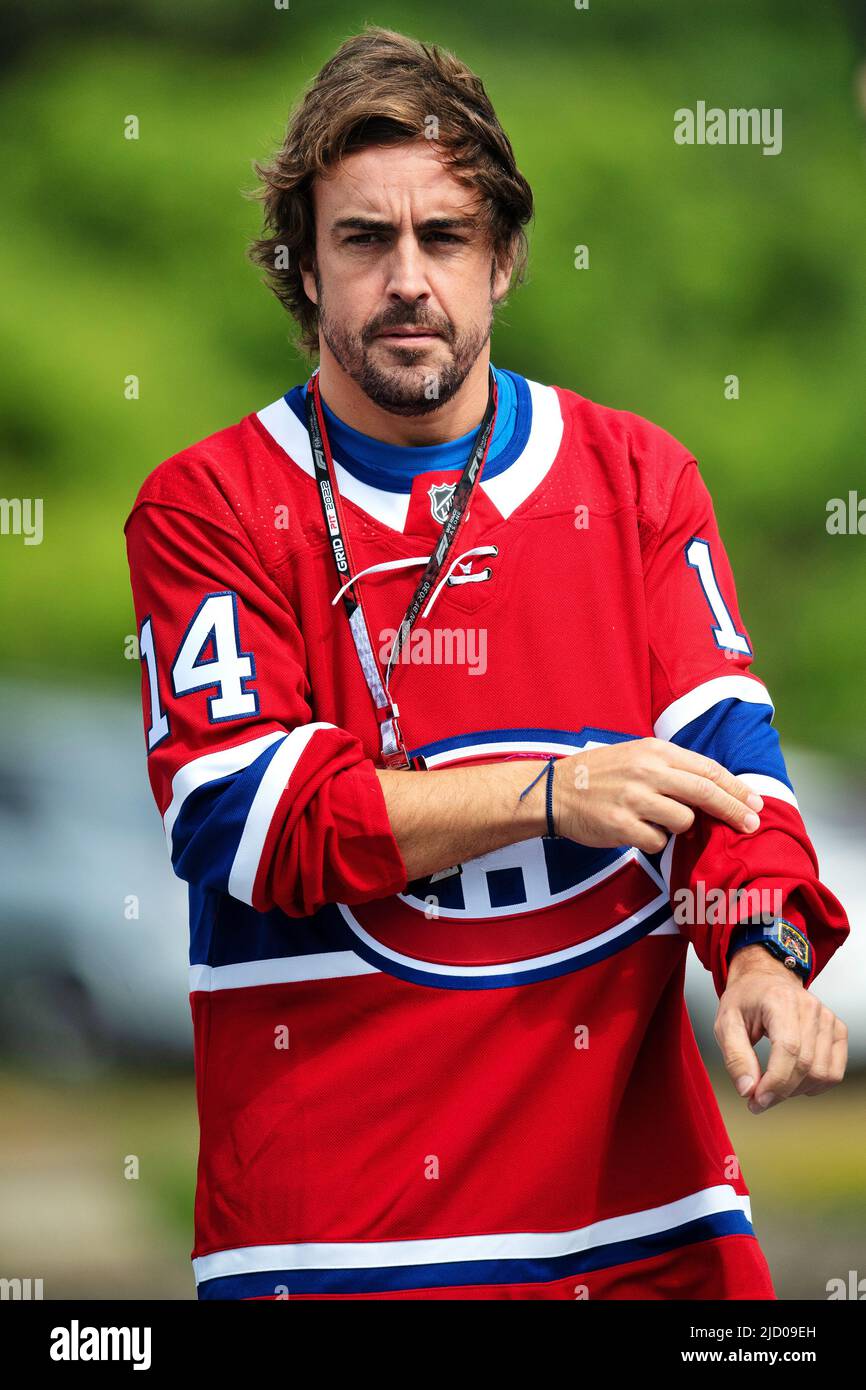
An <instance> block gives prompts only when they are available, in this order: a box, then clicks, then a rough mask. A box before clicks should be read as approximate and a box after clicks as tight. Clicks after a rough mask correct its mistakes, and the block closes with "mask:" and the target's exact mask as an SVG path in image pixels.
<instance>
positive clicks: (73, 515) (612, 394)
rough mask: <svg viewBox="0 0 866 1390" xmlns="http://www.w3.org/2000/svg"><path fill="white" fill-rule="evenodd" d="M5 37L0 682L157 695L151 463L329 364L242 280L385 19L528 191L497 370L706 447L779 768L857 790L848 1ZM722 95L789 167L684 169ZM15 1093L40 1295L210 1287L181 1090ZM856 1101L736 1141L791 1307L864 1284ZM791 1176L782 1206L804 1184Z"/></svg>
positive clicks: (13, 1186) (24, 1228) (16, 14)
mask: <svg viewBox="0 0 866 1390" xmlns="http://www.w3.org/2000/svg"><path fill="white" fill-rule="evenodd" d="M2 20H3V27H4V30H5V43H4V46H3V52H4V54H5V56H4V58H3V59H2V69H0V75H2V88H0V162H2V169H3V184H4V213H3V217H2V219H0V274H2V281H3V286H4V293H3V295H2V297H0V334H2V348H3V358H4V363H5V367H4V371H3V372H2V373H0V417H2V440H0V470H2V472H0V477H2V487H0V491H2V493H3V495H4V496H6V497H15V496H26V497H34V496H38V497H42V498H43V499H44V525H45V536H46V543H44V544H42V545H39V546H32V547H25V546H22V545H21V544H18V543H15V541H14V538H11V537H3V543H2V544H0V604H2V608H0V673H2V675H3V677H4V678H5V679H7V680H15V681H18V680H21V681H25V682H30V683H31V687H32V688H35V687H39V688H40V689H51V690H52V691H54V692H56V694H57V696H58V698H62V697H63V695H64V692H66V691H69V690H72V689H73V688H74V689H75V690H76V691H78V692H84V693H85V695H86V694H87V692H89V691H92V692H96V693H98V694H100V695H103V694H105V693H107V692H111V691H114V690H116V691H117V692H118V693H123V694H125V695H126V696H127V697H128V698H129V700H130V701H133V700H134V701H137V700H138V689H139V672H138V666H137V663H135V662H131V661H129V660H126V659H124V641H125V639H126V636H127V634H129V633H130V632H131V631H133V627H134V624H133V615H132V604H131V600H130V596H129V589H128V576H127V569H126V559H125V552H124V548H123V538H122V531H121V528H122V524H123V521H124V519H125V517H126V515H127V512H128V510H129V508H130V506H131V504H132V501H133V498H134V496H135V494H136V491H137V489H138V487H139V485H140V483H141V481H142V479H143V478H144V476H145V475H146V474H147V473H148V472H149V471H150V470H151V469H152V468H154V467H155V466H156V465H157V464H158V463H159V462H160V461H161V460H162V459H163V458H165V457H167V456H169V455H170V454H172V453H174V452H176V451H177V450H179V449H180V448H182V447H184V446H186V445H187V444H190V443H192V442H193V441H195V440H197V439H199V438H201V437H203V436H204V435H207V434H210V433H212V432H213V431H215V430H217V429H219V428H221V427H223V426H224V425H227V424H230V423H232V422H233V421H235V420H237V419H239V418H240V417H241V416H242V415H244V414H246V413H248V412H249V411H252V410H255V409H258V408H260V407H261V406H263V405H265V404H267V403H268V402H270V401H272V400H274V399H275V398H276V397H277V396H279V395H280V394H281V393H282V392H284V391H285V390H287V389H288V387H289V386H291V385H292V384H294V383H295V382H297V381H299V380H301V379H302V378H303V376H304V374H305V372H306V370H307V368H306V364H305V363H304V361H303V359H301V358H300V357H299V356H298V354H297V353H296V351H295V350H294V348H293V346H292V344H291V341H290V325H289V322H288V320H287V319H286V318H285V316H284V314H283V312H282V310H281V309H280V307H279V305H278V304H277V302H276V300H275V299H273V298H272V297H271V295H270V294H269V293H268V292H267V291H266V289H265V288H264V287H263V286H262V285H261V284H260V280H259V272H258V271H257V270H256V269H255V268H254V267H253V266H252V265H251V264H250V263H249V262H248V261H247V260H246V259H245V247H246V245H247V243H248V242H249V241H250V239H251V238H252V237H253V236H254V235H255V234H256V232H257V231H258V229H259V215H258V208H257V205H256V204H255V202H253V201H251V200H250V199H249V198H246V197H245V196H244V191H245V190H251V189H252V188H253V187H254V184H255V179H254V175H253V171H252V163H253V160H255V159H261V158H264V157H266V156H268V155H269V154H270V153H271V151H272V150H273V148H274V147H275V145H276V144H277V143H278V142H279V141H280V139H281V135H282V131H283V129H284V126H285V120H286V116H287V112H288V110H289V108H290V106H291V105H292V104H293V103H294V101H295V100H296V99H297V97H298V94H299V92H300V89H301V87H302V85H303V83H304V82H306V81H307V80H308V79H309V78H310V77H311V76H312V75H313V74H314V73H315V71H316V70H317V69H318V67H319V66H320V65H321V64H322V62H323V61H324V60H325V59H326V58H327V57H328V56H329V54H330V53H331V52H332V51H333V49H334V48H335V46H336V45H337V44H338V42H339V41H340V40H341V39H342V38H343V37H345V36H346V34H348V33H349V32H353V31H357V30H358V29H359V28H361V27H362V25H363V23H364V22H365V21H371V22H376V23H379V24H383V25H386V26H389V27H393V28H396V29H400V30H403V31H405V32H408V33H410V34H413V35H415V36H416V37H419V38H423V39H428V40H432V41H435V42H438V43H441V44H443V45H445V46H447V47H451V48H453V49H455V50H456V51H457V52H459V54H460V55H461V56H462V57H463V58H464V59H465V60H466V61H467V62H468V63H469V64H470V65H471V66H473V67H474V68H475V69H476V71H478V72H479V74H480V75H481V76H482V78H483V80H484V82H485V85H486V87H487V90H488V92H489V94H490V96H491V98H492V100H493V102H494V104H495V106H496V108H497V110H498V113H499V116H500V119H501V120H502V122H503V124H504V126H505V128H506V130H507V131H508V132H509V135H510V137H511V139H512V143H513V145H514V148H515V152H516V155H517V159H518V162H519V164H520V166H521V168H522V170H523V172H524V173H525V175H526V176H527V177H528V179H529V181H530V183H531V184H532V186H533V189H534V192H535V197H536V223H535V226H534V227H533V228H532V229H531V232H530V238H531V260H530V272H529V278H528V282H527V284H526V285H525V286H524V287H523V288H521V289H520V290H518V291H517V292H515V293H514V294H513V295H512V297H511V299H510V301H509V303H508V304H507V306H505V308H504V309H503V310H502V311H501V312H500V316H499V320H498V324H497V327H496V331H495V337H494V349H493V355H494V360H495V361H496V362H497V364H498V365H500V366H507V367H510V368H512V369H514V370H517V371H520V372H522V373H524V374H525V375H527V376H529V377H532V378H534V379H536V380H539V381H543V382H552V383H556V384H559V385H562V386H567V387H571V388H573V389H576V390H578V391H580V392H581V393H582V394H584V395H586V396H589V397H591V398H593V399H595V400H598V401H601V402H603V403H605V404H608V405H613V406H617V407H622V408H626V409H630V410H634V411H637V412H638V413H639V414H642V415H646V416H648V417H649V418H651V419H652V420H654V421H656V422H657V423H659V424H661V425H663V426H664V427H665V428H667V429H668V430H670V431H671V432H672V433H673V434H675V435H676V436H678V437H679V438H680V439H682V440H683V441H684V442H685V443H686V444H687V445H688V447H689V448H690V449H691V450H692V452H693V453H694V454H695V455H696V456H697V457H698V459H699V460H700V461H701V466H702V470H703V473H704V476H705V477H706V479H707V482H708V484H709V487H710V489H711V491H712V493H713V497H714V500H715V505H716V510H717V513H718V516H719V521H720V525H721V529H722V534H723V537H724V538H725V541H726V544H727V547H728V551H729V553H730V556H731V560H732V563H733V567H734V572H735V574H736V576H737V580H738V587H739V593H740V600H741V608H742V610H743V613H744V617H745V620H746V623H747V625H748V627H749V630H750V633H751V635H752V638H753V642H754V646H755V650H756V652H757V659H756V662H755V667H754V669H755V671H756V673H757V674H758V675H760V676H762V677H763V678H764V679H765V680H766V682H767V684H768V685H769V687H770V690H771V692H772V693H773V695H774V697H775V700H776V704H777V711H778V713H777V724H778V726H779V729H780V732H781V735H782V739H783V744H787V743H789V742H794V743H795V744H798V745H802V746H803V747H805V748H809V749H811V750H813V751H815V752H823V753H826V754H830V755H833V756H834V757H835V758H836V759H838V760H840V761H843V762H844V763H845V764H846V766H847V768H848V770H849V771H850V772H851V773H852V775H854V776H855V777H856V779H857V780H858V782H860V783H862V781H863V777H864V773H866V726H864V720H863V703H864V696H863V690H864V683H866V641H864V623H863V613H864V607H866V565H864V558H863V557H864V547H866V536H859V535H843V536H831V535H829V534H828V533H827V530H826V525H825V522H826V507H827V502H828V500H829V499H831V498H833V497H847V495H848V492H849V490H850V489H857V488H861V489H863V490H864V494H866V468H864V447H863V446H864V401H866V392H864V388H863V364H864V360H866V295H864V283H866V199H864V172H866V159H864V150H866V143H864V103H866V97H864V92H866V83H864V79H863V59H864V50H866V23H864V14H863V7H862V5H861V4H859V3H851V4H849V5H847V6H845V5H842V4H824V5H815V4H813V3H800V0H777V2H774V3H770V0H728V3H726V4H724V5H716V6H696V5H695V4H694V0H629V2H628V3H612V4H603V3H601V0H591V3H590V8H589V10H588V11H578V10H576V9H575V8H574V6H573V4H572V3H570V0H533V3H531V4H528V3H517V0H497V3H495V4H494V3H493V2H492V0H478V3H476V5H475V6H474V7H469V6H467V5H466V4H461V3H457V0H439V3H438V4H437V5H436V6H434V7H431V6H429V5H427V4H420V3H417V4H411V3H376V4H375V5H374V6H372V7H369V6H363V7H362V6H359V5H356V4H351V3H342V0H331V2H330V3H329V4H328V5H327V6H325V7H323V6H320V5H315V4H313V3H306V2H305V0H291V4H290V6H289V8H288V9H278V8H276V7H275V5H274V4H273V0H206V3H205V0H185V3H184V4H183V5H182V6H178V5H176V4H174V3H170V0H126V3H123V4H119V3H107V2H106V3H97V0H79V3H77V4H76V5H75V6H74V7H72V6H69V5H68V4H67V3H62V0H35V3H31V4H29V5H28V6H27V7H14V6H12V5H8V4H7V5H4V6H3V7H2ZM699 99H701V100H705V101H706V102H707V104H708V105H711V106H712V105H718V106H722V107H725V108H727V107H729V106H756V107H770V108H777V107H781V108H783V111H784V127H783V131H784V147H783V152H782V153H781V154H780V155H779V156H778V157H775V158H773V157H766V156H764V155H762V153H761V151H760V149H758V148H755V147H753V146H745V147H718V148H709V147H703V148H702V147H697V146H695V147H680V146H677V145H676V144H675V143H674V140H673V113H674V111H675V110H676V109H677V108H679V107H683V106H689V107H694V105H695V103H696V102H697V101H698V100H699ZM129 115H135V116H136V117H138V119H139V121H140V138H139V139H138V140H134V141H130V140H126V139H124V121H125V118H126V117H127V116H129ZM580 244H586V245H587V246H588V247H589V255H590V268H589V269H588V270H582V271H579V270H576V269H575V268H574V248H575V247H576V246H578V245H580ZM731 373H733V374H736V375H737V376H738V377H739V380H740V398H739V399H738V400H727V399H726V398H725V393H724V387H725V378H726V377H727V376H728V375H729V374H731ZM129 374H135V375H137V376H138V377H139V379H140V391H141V394H140V399H138V400H134V401H130V400H127V399H125V397H124V382H125V378H126V377H127V375H129ZM7 736H8V726H7ZM142 761H143V759H142ZM726 1087H727V1082H726V1080H725V1079H724V1078H722V1079H721V1080H719V1082H718V1088H719V1093H720V1095H722V1094H724V1095H725V1096H726V1095H727V1093H726V1089H725V1088H726ZM0 1093H2V1104H0V1112H2V1113H3V1114H4V1115H5V1117H6V1118H5V1121H4V1126H5V1128H4V1131H3V1133H2V1135H0V1173H2V1179H3V1183H4V1187H5V1190H6V1192H7V1195H11V1198H12V1200H11V1201H10V1202H9V1203H8V1205H7V1208H6V1214H5V1216H4V1217H3V1231H2V1234H3V1236H4V1238H5V1239H4V1247H5V1248H6V1250H7V1252H14V1255H15V1259H16V1261H17V1266H16V1267H20V1266H22V1265H24V1266H26V1265H27V1257H28V1252H29V1253H30V1255H31V1256H32V1259H31V1263H32V1264H33V1265H34V1268H33V1270H32V1271H31V1272H33V1273H34V1274H35V1273H38V1272H39V1271H48V1272H49V1273H50V1275H51V1278H52V1285H51V1292H50V1296H61V1295H62V1294H71V1293H75V1292H81V1293H83V1294H84V1295H85V1296H97V1295H98V1294H100V1293H103V1294H104V1292H105V1290H106V1288H107V1287H111V1288H117V1289H118V1291H121V1292H122V1294H123V1295H124V1296H126V1295H131V1294H133V1293H135V1292H143V1293H150V1294H151V1295H156V1296H160V1295H161V1294H163V1295H165V1296H178V1297H189V1296H191V1293H192V1282H191V1276H190V1274H189V1270H188V1265H187V1264H186V1258H187V1254H188V1250H189V1246H190V1244H191V1210H190V1203H191V1193H192V1187H193V1183H194V1164H195V1107H194V1095H193V1092H192V1088H191V1081H190V1076H189V1071H188V1068H186V1069H185V1070H184V1071H183V1072H182V1074H181V1075H180V1076H172V1075H171V1074H167V1075H166V1074H160V1073H157V1072H154V1073H153V1074H151V1073H149V1072H146V1071H144V1070H141V1071H138V1072H136V1073H134V1074H130V1073H126V1072H118V1073H116V1074H115V1073H113V1072H108V1073H107V1074H105V1075H103V1076H100V1077H97V1078H93V1077H92V1076H91V1077H86V1078H85V1079H84V1080H81V1081H80V1082H79V1083H78V1084H77V1085H76V1084H73V1085H72V1088H71V1089H70V1083H69V1082H68V1080H57V1079H56V1078H52V1076H51V1074H50V1068H49V1070H48V1074H47V1075H46V1074H45V1073H44V1068H43V1070H42V1071H41V1072H39V1073H38V1074H37V1073H36V1072H34V1073H33V1074H31V1073H29V1072H28V1071H27V1069H26V1068H25V1069H24V1070H23V1071H21V1070H20V1069H19V1068H17V1067H15V1068H10V1069H9V1070H7V1071H6V1072H4V1073H3V1076H2V1086H0ZM862 1098H863V1090H862V1087H861V1086H859V1085H858V1084H856V1083H854V1082H852V1083H849V1085H848V1086H846V1087H844V1088H842V1090H841V1091H840V1092H839V1093H838V1095H834V1096H832V1097H826V1098H824V1099H823V1100H822V1101H821V1102H820V1119H821V1125H820V1126H819V1129H818V1130H817V1131H816V1128H815V1122H814V1118H813V1116H814V1115H815V1114H816V1113H817V1112H815V1111H812V1110H810V1109H809V1107H810V1106H811V1105H813V1104H815V1103H814V1102H807V1103H804V1102H802V1101H801V1102H795V1103H794V1104H793V1105H792V1106H785V1107H782V1108H781V1109H780V1111H779V1113H778V1115H777V1114H775V1113H773V1114H770V1115H768V1116H766V1117H762V1118H761V1119H760V1120H757V1121H756V1120H754V1119H753V1118H752V1117H749V1116H748V1115H746V1114H745V1112H742V1111H741V1110H740V1108H739V1107H737V1110H736V1114H733V1113H732V1111H731V1110H730V1109H729V1110H728V1113H727V1115H726V1118H727V1119H728V1120H729V1122H730V1123H731V1124H732V1126H733V1127H734V1133H733V1137H734V1140H735V1143H737V1144H738V1145H739V1143H740V1134H742V1148H741V1152H742V1157H743V1164H744V1168H745V1170H746V1173H747V1179H748V1180H749V1184H750V1186H751V1188H752V1191H753V1194H755V1197H756V1203H757V1197H758V1195H759V1194H760V1197H761V1201H762V1203H763V1205H762V1207H761V1210H762V1211H764V1212H765V1213H766V1214H767V1219H768V1221H769V1230H764V1229H763V1228H761V1226H760V1222H759V1223H758V1225H759V1233H760V1234H762V1235H763V1236H765V1239H766V1241H767V1248H768V1253H769V1254H770V1257H771V1263H773V1267H774V1274H775V1275H776V1278H777V1283H778V1285H779V1288H780V1291H781V1292H783V1293H784V1294H785V1295H786V1296H794V1295H795V1294H798V1293H799V1294H801V1295H802V1296H805V1297H821V1296H823V1295H822V1293H821V1291H820V1288H819V1289H818V1290H817V1291H816V1289H815V1273H814V1268H813V1267H810V1263H809V1262H810V1260H811V1261H813V1262H814V1259H815V1258H816V1256H815V1252H816V1250H819V1249H820V1250H822V1251H823V1256H822V1262H821V1263H820V1268H824V1263H823V1261H824V1259H826V1268H827V1270H828V1277H829V1273H833V1274H835V1273H842V1274H844V1273H845V1271H846V1270H847V1268H848V1263H846V1262H848V1261H853V1260H856V1258H857V1255H858V1252H859V1253H860V1258H861V1265H862V1262H863V1261H862V1212H863V1208H864V1197H866V1177H864V1164H863V1154H864V1124H863V1104H862ZM725 1103H726V1104H729V1103H730V1098H726V1102H725ZM797 1107H799V1108H797ZM737 1126H739V1129H738V1128H737ZM58 1130H59V1132H61V1133H62V1134H63V1135H64V1141H63V1143H62V1144H59V1143H58V1139H57V1134H58ZM816 1144H820V1150H816V1149H815V1148H814V1147H810V1146H814V1145H816ZM126 1152H135V1153H140V1154H145V1155H146V1157H147V1161H148V1163H147V1168H146V1176H147V1179H148V1181H147V1182H144V1181H142V1182H139V1183H125V1182H124V1181H123V1180H122V1179H121V1178H120V1176H119V1157H118V1155H120V1154H122V1153H126ZM824 1153H826V1154H828V1155H831V1157H830V1158H827V1159H825V1158H824V1157H823V1155H824ZM792 1171H794V1172H795V1176H796V1182H795V1188H794V1190H795V1192H796V1194H797V1195H796V1200H795V1201H794V1202H792V1201H791V1199H790V1194H789V1193H788V1192H785V1191H781V1190H780V1187H779V1177H780V1174H786V1173H787V1174H790V1173H791V1172H792ZM144 1176H145V1172H144V1171H143V1174H142V1177H143V1178H144ZM51 1193H53V1194H54V1197H53V1198H52V1199H51V1200H49V1199H48V1196H47V1195H46V1194H51ZM52 1203H53V1205H52ZM61 1209H62V1212H63V1213H65V1217H66V1225H65V1226H64V1231H65V1235H64V1238H63V1239H62V1240H61V1241H60V1242H59V1244H58V1238H57V1230H58V1226H57V1218H58V1216H59V1215H60V1212H61ZM71 1212H78V1213H79V1214H80V1221H79V1222H78V1225H76V1223H75V1221H73V1222H72V1225H71V1227H70V1225H69V1214H70V1213H71ZM855 1212H858V1213H859V1216H858V1218H857V1221H853V1220H852V1214H853V1213H855ZM792 1213H795V1214H792ZM792 1222H793V1223H794V1224H793V1225H792ZM774 1223H775V1224H774ZM43 1228H44V1229H43ZM792 1239H794V1241H795V1244H794V1245H793V1246H792V1245H791V1241H792ZM822 1242H823V1244H822ZM804 1251H805V1252H806V1253H805V1255H804V1253H803V1252H804ZM4 1272H6V1271H5V1270H0V1273H4ZM20 1272H21V1273H22V1274H26V1273H27V1268H26V1267H22V1268H20ZM863 1272H866V1270H864V1271H863Z"/></svg>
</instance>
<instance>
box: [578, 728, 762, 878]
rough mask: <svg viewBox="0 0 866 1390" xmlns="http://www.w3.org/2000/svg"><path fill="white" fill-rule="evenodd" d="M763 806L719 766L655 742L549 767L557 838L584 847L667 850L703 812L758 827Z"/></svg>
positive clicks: (635, 742) (611, 747)
mask: <svg viewBox="0 0 866 1390" xmlns="http://www.w3.org/2000/svg"><path fill="white" fill-rule="evenodd" d="M763 805H764V803H763V800H762V798H761V797H760V796H759V795H758V794H757V792H754V791H752V790H751V788H749V787H747V786H746V784H745V782H742V781H740V779H739V778H737V777H734V776H733V775H732V774H731V773H730V772H728V771H727V769H726V768H724V767H722V765H721V763H717V762H714V761H713V759H712V758H705V757H704V756H703V755H702V754H700V753H692V752H690V751H689V750H688V749H685V748H680V747H678V746H677V744H675V743H667V742H666V741H665V740H664V739H659V738H641V739H630V740H629V741H628V742H627V743H613V744H605V745H604V747H602V748H590V749H586V750H584V751H582V752H580V753H574V754H572V755H571V756H569V757H565V758H559V759H558V760H557V762H556V764H555V767H554V777H553V810H554V821H555V823H556V833H557V834H558V835H566V836H567V837H568V838H569V839H570V840H577V841H578V843H579V844H582V845H594V846H597V847H599V848H612V847H613V846H615V845H634V846H635V847H636V848H637V849H640V850H643V851H644V853H645V854H657V853H658V852H659V850H662V849H664V847H665V844H666V843H667V839H668V835H669V834H682V833H683V832H684V831H686V830H689V829H690V828H691V826H692V825H693V823H694V819H695V812H696V811H705V812H706V813H707V814H708V815H710V816H715V818H716V819H717V820H720V821H724V823H725V824H726V825H730V826H732V827H733V829H735V830H740V831H744V832H746V833H747V834H750V833H752V832H753V831H755V830H757V829H758V826H759V825H760V820H759V819H758V816H757V815H756V814H755V813H756V812H757V811H760V810H761V809H762V808H763Z"/></svg>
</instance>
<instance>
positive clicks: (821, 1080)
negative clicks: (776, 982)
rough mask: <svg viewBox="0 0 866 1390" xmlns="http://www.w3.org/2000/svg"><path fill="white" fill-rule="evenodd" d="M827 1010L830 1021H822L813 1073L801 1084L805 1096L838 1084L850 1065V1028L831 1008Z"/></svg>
mask: <svg viewBox="0 0 866 1390" xmlns="http://www.w3.org/2000/svg"><path fill="white" fill-rule="evenodd" d="M825 1012H826V1013H827V1014H828V1015H829V1021H828V1022H824V1023H822V1027H821V1029H820V1030H819V1034H818V1046H817V1047H816V1050H815V1060H814V1062H813V1064H812V1070H811V1074H810V1075H809V1076H807V1077H806V1078H805V1079H804V1081H803V1083H802V1084H801V1086H800V1091H799V1093H800V1094H801V1095H804V1096H818V1095H820V1094H821V1092H822V1091H829V1090H830V1088H831V1087H832V1086H838V1085H839V1082H840V1081H841V1080H842V1078H843V1077H844V1075H845V1069H846V1067H847V1065H848V1029H847V1028H846V1026H845V1024H844V1023H843V1022H842V1020H841V1019H839V1018H837V1017H836V1015H835V1014H834V1013H832V1012H831V1010H829V1009H827V1010H826V1011H825Z"/></svg>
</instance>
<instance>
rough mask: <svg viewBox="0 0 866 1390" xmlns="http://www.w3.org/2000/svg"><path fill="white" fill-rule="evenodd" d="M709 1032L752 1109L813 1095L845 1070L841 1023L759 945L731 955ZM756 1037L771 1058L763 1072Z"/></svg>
mask: <svg viewBox="0 0 866 1390" xmlns="http://www.w3.org/2000/svg"><path fill="white" fill-rule="evenodd" d="M713 1034H714V1036H715V1039H716V1042H717V1043H718V1044H719V1047H720V1048H721V1051H722V1056H723V1058H724V1061H725V1066H726V1067H727V1070H728V1075H729V1076H730V1078H731V1080H732V1081H733V1083H734V1085H735V1086H736V1088H737V1091H738V1092H739V1094H740V1095H741V1096H743V1097H744V1098H746V1097H748V1101H749V1109H750V1110H751V1112H752V1114H753V1115H760V1114H762V1113H763V1111H764V1110H768V1109H769V1108H770V1107H771V1106H773V1105H778V1104H779V1103H780V1102H781V1101H783V1100H788V1099H789V1098H790V1097H791V1096H816V1095H819V1094H820V1093H821V1092H822V1091H826V1090H829V1088H830V1087H831V1086H836V1085H838V1083H839V1082H840V1081H841V1080H842V1078H843V1076H844V1075H845V1067H846V1065H847V1061H848V1029H847V1027H846V1025H845V1024H844V1023H843V1022H842V1020H841V1019H840V1018H837V1017H836V1015H835V1014H834V1013H833V1011H832V1009H828V1008H827V1007H826V1005H825V1004H822V1003H821V1001H820V999H817V998H816V997H815V995H814V994H810V993H809V991H808V990H807V989H804V987H803V982H802V980H801V979H800V977H799V976H798V975H797V974H796V973H795V972H794V971H792V970H788V969H787V967H786V966H785V965H783V964H782V962H781V961H780V960H776V959H774V957H773V956H771V955H770V953H769V951H766V950H765V949H764V947H763V946H744V947H742V948H741V949H740V950H739V951H737V952H736V953H735V954H734V955H733V956H732V957H731V963H730V966H729V968H728V982H727V988H726V989H725V992H724V994H723V995H722V996H721V999H720V1000H719V1009H718V1013H717V1014H716V1022H715V1026H714V1028H713ZM763 1037H767V1038H769V1039H770V1057H769V1061H768V1063H767V1070H766V1071H765V1072H764V1074H763V1076H762V1075H761V1064H760V1062H759V1060H758V1057H757V1054H756V1052H755V1049H754V1046H753V1044H754V1043H756V1042H757V1041H758V1039H759V1038H763Z"/></svg>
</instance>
